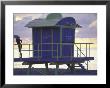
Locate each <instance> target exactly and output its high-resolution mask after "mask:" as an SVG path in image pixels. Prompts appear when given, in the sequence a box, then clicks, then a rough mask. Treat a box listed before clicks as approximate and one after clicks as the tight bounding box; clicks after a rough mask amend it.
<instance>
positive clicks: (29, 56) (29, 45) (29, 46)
mask: <svg viewBox="0 0 110 88" xmlns="http://www.w3.org/2000/svg"><path fill="white" fill-rule="evenodd" d="M29 57H30V44H29Z"/></svg>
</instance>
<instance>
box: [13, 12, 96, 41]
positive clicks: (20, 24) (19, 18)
mask: <svg viewBox="0 0 110 88" xmlns="http://www.w3.org/2000/svg"><path fill="white" fill-rule="evenodd" d="M47 15H48V14H46V13H45V14H20V13H19V14H14V35H19V36H20V37H21V38H22V39H23V40H24V41H25V42H29V41H31V40H32V39H31V38H32V37H31V36H32V30H31V29H30V28H27V27H24V26H25V25H26V24H27V23H28V22H30V21H31V20H33V19H39V18H46V16H47ZM62 15H63V17H73V18H75V20H76V22H77V23H78V24H79V25H81V26H82V28H78V29H76V31H75V32H76V33H75V37H76V38H96V37H97V14H96V13H79V14H78V13H75V14H72V13H71V14H68V13H67V14H66V13H64V14H62Z"/></svg>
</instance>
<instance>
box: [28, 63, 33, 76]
mask: <svg viewBox="0 0 110 88" xmlns="http://www.w3.org/2000/svg"><path fill="white" fill-rule="evenodd" d="M31 67H32V64H29V67H28V70H27V75H30V74H31Z"/></svg>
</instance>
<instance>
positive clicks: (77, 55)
mask: <svg viewBox="0 0 110 88" xmlns="http://www.w3.org/2000/svg"><path fill="white" fill-rule="evenodd" d="M77 57H78V47H77Z"/></svg>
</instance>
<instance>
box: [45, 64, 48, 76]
mask: <svg viewBox="0 0 110 88" xmlns="http://www.w3.org/2000/svg"><path fill="white" fill-rule="evenodd" d="M45 68H46V74H48V63H45Z"/></svg>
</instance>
